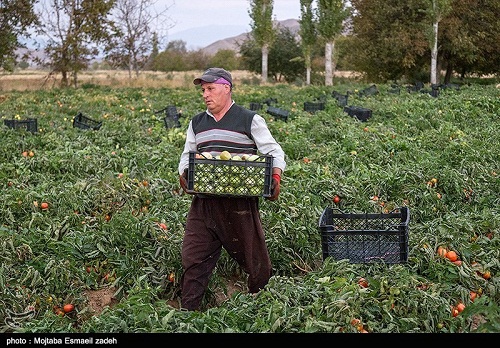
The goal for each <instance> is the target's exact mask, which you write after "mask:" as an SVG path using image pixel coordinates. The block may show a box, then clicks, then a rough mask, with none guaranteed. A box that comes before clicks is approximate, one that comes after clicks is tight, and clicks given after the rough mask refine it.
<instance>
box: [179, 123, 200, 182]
mask: <svg viewBox="0 0 500 348" xmlns="http://www.w3.org/2000/svg"><path fill="white" fill-rule="evenodd" d="M190 151H196V138H195V136H194V131H193V124H192V121H190V122H189V126H188V129H187V132H186V142H185V144H184V150H183V151H182V153H181V158H180V160H179V168H178V170H179V175H182V173H183V172H184V169H186V168H188V166H189V152H190Z"/></svg>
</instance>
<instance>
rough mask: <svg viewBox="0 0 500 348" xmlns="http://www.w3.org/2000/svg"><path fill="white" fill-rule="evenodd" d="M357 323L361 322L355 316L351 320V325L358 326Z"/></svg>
mask: <svg viewBox="0 0 500 348" xmlns="http://www.w3.org/2000/svg"><path fill="white" fill-rule="evenodd" d="M359 324H361V320H359V319H357V318H354V319H352V320H351V325H352V326H356V327H357V326H358V325H359Z"/></svg>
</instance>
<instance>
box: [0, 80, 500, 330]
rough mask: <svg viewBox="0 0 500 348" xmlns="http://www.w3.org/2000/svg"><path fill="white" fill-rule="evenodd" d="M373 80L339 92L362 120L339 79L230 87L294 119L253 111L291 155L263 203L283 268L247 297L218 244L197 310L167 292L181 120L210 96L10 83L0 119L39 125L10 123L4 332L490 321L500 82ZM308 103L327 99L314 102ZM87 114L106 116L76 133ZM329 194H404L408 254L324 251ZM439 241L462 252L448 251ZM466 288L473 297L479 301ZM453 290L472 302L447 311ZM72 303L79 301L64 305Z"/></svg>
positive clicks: (438, 326)
mask: <svg viewBox="0 0 500 348" xmlns="http://www.w3.org/2000/svg"><path fill="white" fill-rule="evenodd" d="M365 87H366V86H364V85H362V84H359V83H355V82H352V81H351V82H349V81H344V83H343V84H338V85H336V86H335V87H334V88H333V89H334V90H336V91H337V92H339V93H342V94H344V93H347V92H348V91H350V95H349V105H359V106H363V107H366V108H369V109H371V110H372V117H371V118H370V119H368V121H367V122H360V121H358V120H357V119H355V118H354V117H351V116H348V115H347V113H345V112H344V111H343V109H342V108H341V107H339V106H338V104H337V103H336V100H335V99H334V98H333V97H332V88H328V87H319V86H308V87H303V88H297V87H294V86H289V85H278V86H274V87H259V86H248V85H239V86H238V89H237V91H236V92H235V95H234V98H235V100H236V102H237V103H239V104H241V105H245V106H248V104H249V103H250V102H262V101H263V100H266V99H268V98H275V99H276V100H277V103H276V106H278V107H280V108H283V109H286V110H289V111H290V118H289V119H288V121H287V122H284V121H282V120H275V119H274V118H273V117H271V116H270V115H269V114H267V113H266V112H265V109H263V110H261V111H260V113H261V114H262V115H263V116H264V117H265V119H266V121H267V123H268V125H269V128H270V130H271V132H272V134H273V135H274V136H275V138H276V139H277V140H278V141H279V142H280V144H282V146H283V148H284V150H285V153H286V156H287V157H286V159H287V168H286V170H285V173H284V175H283V178H282V186H281V194H280V198H279V200H278V201H277V202H270V201H267V200H264V199H263V200H262V201H261V213H262V222H263V225H264V229H265V231H266V241H267V243H268V247H269V253H270V256H271V260H272V264H273V277H272V278H271V280H270V282H269V284H268V285H267V287H266V289H265V290H263V291H261V292H259V293H258V294H257V295H256V296H252V295H250V294H248V293H247V291H246V286H245V284H246V278H245V274H244V273H243V271H242V270H241V269H239V267H238V265H237V264H236V263H235V262H234V261H233V260H232V259H231V258H230V256H229V255H228V254H227V253H223V254H222V257H221V259H220V261H219V264H218V267H217V269H216V271H215V273H214V274H213V277H212V278H211V282H210V286H209V291H208V292H207V294H206V296H205V299H204V307H203V310H202V311H199V312H187V311H183V310H179V309H177V308H176V307H175V306H173V305H172V303H173V302H176V301H178V296H179V282H178V281H179V278H180V275H181V270H182V267H181V260H180V250H181V244H182V237H183V232H184V223H185V219H186V214H187V211H188V209H189V205H190V201H191V196H189V195H186V194H184V193H182V190H180V187H179V184H178V173H177V164H178V159H179V155H180V153H181V151H182V149H183V146H184V140H185V138H184V132H185V129H186V128H187V126H188V122H189V119H190V118H191V117H193V116H194V115H196V114H197V113H199V112H200V111H202V110H203V109H204V105H203V103H202V101H201V100H200V99H201V98H200V96H199V94H198V93H195V92H193V90H192V89H189V90H185V89H133V88H126V89H112V88H107V87H97V86H93V87H92V88H90V87H89V88H85V89H77V90H73V89H71V90H69V89H63V90H48V91H36V92H9V93H4V95H5V100H4V101H3V102H2V103H1V104H0V114H2V115H3V116H2V117H3V118H9V119H10V118H14V119H22V118H25V117H35V118H37V120H38V128H39V131H38V132H36V133H30V132H27V131H25V130H24V129H10V128H7V127H5V126H3V125H2V127H0V133H1V134H0V139H1V140H0V143H1V146H0V156H1V157H2V158H3V159H4V160H2V161H1V162H0V195H1V197H2V200H1V201H0V209H1V211H2V215H0V258H1V260H2V262H1V266H0V293H1V298H2V306H0V322H1V323H2V328H1V330H2V332H29V333H47V332H53V333H56V332H77V333H94V332H109V333H113V332H129V333H139V332H172V333H173V332H178V333H194V332H213V333H222V332H245V333H264V332H276V333H280V332H282V333H283V332H287V333H288V332H290V333H291V332H300V333H305V332H311V333H312V332H320V333H326V332H347V333H351V332H352V333H354V332H358V330H359V329H358V327H357V326H355V325H352V324H351V321H352V320H353V319H359V320H360V323H361V324H362V329H364V330H367V331H368V332H375V333H383V332H384V333H385V332H388V333H396V332H405V333H410V332H426V333H431V332H443V333H459V332H498V330H499V328H500V308H499V306H498V303H499V301H500V293H499V291H498V289H499V284H498V281H499V277H498V274H500V263H499V260H500V255H499V250H500V245H499V241H500V239H499V236H500V214H499V213H500V212H499V209H498V208H499V207H500V204H499V203H500V201H499V197H498V192H500V185H499V183H500V182H499V179H498V173H499V167H498V158H500V153H499V148H498V146H493V145H492V144H498V142H499V140H500V139H499V132H498V129H499V128H498V127H499V119H498V110H499V108H500V104H499V100H500V99H499V98H498V89H496V88H495V86H494V85H491V84H490V85H485V84H483V85H479V84H475V83H472V84H464V85H462V86H461V87H460V89H458V90H456V89H443V90H441V93H440V95H439V97H438V98H433V97H431V96H430V95H429V94H427V93H415V92H411V93H410V92H407V91H406V89H404V88H402V89H401V93H400V94H392V93H388V91H389V89H390V88H391V86H389V85H378V86H377V87H378V89H379V91H380V93H379V94H377V95H374V96H362V95H360V94H359V93H358V92H359V91H360V90H362V89H363V88H365ZM316 98H317V99H321V100H325V109H324V110H321V111H317V112H316V113H314V114H311V113H309V112H306V111H304V110H303V104H304V102H310V101H312V100H315V99H316ZM170 104H174V105H177V107H178V108H179V109H182V117H181V118H180V122H181V128H174V129H166V128H165V126H164V124H163V120H162V118H161V115H160V114H156V113H155V111H157V110H161V109H162V108H164V107H165V106H166V105H170ZM77 111H81V112H83V113H84V114H85V115H88V116H89V117H91V118H93V119H95V120H98V121H102V122H103V125H102V127H101V128H100V129H99V130H95V131H94V130H83V129H79V128H74V127H73V125H72V118H73V117H74V116H75V115H76V113H77ZM23 151H33V156H32V157H30V156H27V157H24V156H23V155H22V153H23ZM432 179H436V181H435V183H433V181H432ZM335 195H338V196H339V197H341V200H340V202H339V203H338V204H337V205H335V203H333V201H332V198H333V197H334V196H335ZM374 196H377V197H378V200H374V199H373V198H374ZM43 201H46V202H48V203H49V208H48V209H47V210H43V209H41V205H40V204H41V202H43ZM331 206H335V207H338V208H339V209H341V210H343V211H346V212H373V213H384V212H388V211H391V210H392V209H394V208H396V207H401V206H408V207H409V209H410V224H409V242H408V262H407V263H404V264H393V265H388V264H356V263H349V262H348V261H347V260H334V259H332V258H331V257H327V258H326V259H323V257H322V251H323V250H322V236H321V233H320V232H319V229H318V219H319V217H320V215H321V214H322V212H323V211H324V209H325V208H326V207H331ZM161 224H165V226H166V229H165V228H163V227H162V225H161ZM438 246H445V247H447V248H449V249H451V250H454V251H456V252H457V254H458V255H459V259H460V260H461V261H462V265H461V266H457V265H455V264H453V263H451V262H450V261H449V260H447V259H445V258H442V257H439V256H438V255H437V253H436V250H437V248H438ZM486 270H488V271H490V272H491V278H490V279H485V278H483V276H481V274H483V272H485V271H486ZM170 274H174V275H175V280H174V281H171V280H169V276H170ZM360 277H363V278H365V279H366V280H367V281H368V283H369V286H368V287H367V288H364V287H361V286H360V285H359V284H358V280H359V278H360ZM229 280H232V282H234V283H235V284H236V285H237V290H236V291H234V292H231V291H230V289H229V287H228V283H229ZM102 289H110V290H112V292H113V294H114V297H115V299H116V303H115V304H113V305H110V306H109V307H106V308H104V310H103V311H102V312H101V313H99V314H98V315H93V314H92V312H91V309H90V308H89V302H88V298H87V296H86V294H87V292H88V291H98V290H102ZM470 291H474V292H476V293H477V294H479V296H478V297H477V298H476V300H475V301H474V302H472V301H471V300H470V298H469V294H470ZM221 298H222V300H221ZM172 301H173V302H172ZM460 301H461V302H463V303H464V304H465V305H466V309H465V310H464V311H463V312H462V313H460V314H459V315H458V316H457V317H453V316H452V315H451V311H450V308H451V306H454V305H456V304H457V303H458V302H460ZM63 303H73V304H75V307H76V310H75V311H74V312H73V313H71V314H68V315H65V316H62V317H61V316H58V315H56V314H55V313H54V308H53V307H54V306H60V305H62V304H63ZM23 313H24V314H23Z"/></svg>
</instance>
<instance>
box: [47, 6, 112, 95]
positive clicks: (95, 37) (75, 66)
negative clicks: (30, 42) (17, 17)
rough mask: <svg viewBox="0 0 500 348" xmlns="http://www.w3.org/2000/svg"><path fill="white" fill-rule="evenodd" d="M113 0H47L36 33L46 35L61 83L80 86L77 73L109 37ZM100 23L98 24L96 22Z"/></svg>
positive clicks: (52, 61)
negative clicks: (109, 17) (109, 16)
mask: <svg viewBox="0 0 500 348" xmlns="http://www.w3.org/2000/svg"><path fill="white" fill-rule="evenodd" d="M113 3H114V0H47V1H44V2H43V4H42V6H41V8H40V11H39V12H38V19H39V24H38V25H37V33H38V34H39V35H43V37H45V38H47V40H48V41H47V43H46V46H45V52H46V53H47V55H48V58H49V62H48V65H49V66H50V69H51V73H60V74H61V86H62V87H68V86H69V85H70V78H71V81H72V85H73V86H74V87H78V73H79V72H80V71H81V70H83V69H86V68H87V67H88V64H89V61H90V59H91V58H93V57H95V56H96V55H97V54H98V52H99V49H98V47H99V45H101V44H103V43H106V42H107V41H108V40H109V39H110V35H111V32H112V29H113V23H112V22H111V21H110V20H109V19H108V15H109V12H110V10H111V8H112V6H113ZM96 24H97V25H96Z"/></svg>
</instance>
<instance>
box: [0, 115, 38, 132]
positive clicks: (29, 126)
mask: <svg viewBox="0 0 500 348" xmlns="http://www.w3.org/2000/svg"><path fill="white" fill-rule="evenodd" d="M3 123H4V125H6V126H7V127H8V128H12V129H24V130H26V131H28V132H31V133H36V132H38V121H37V119H36V118H27V119H25V120H3Z"/></svg>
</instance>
